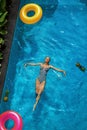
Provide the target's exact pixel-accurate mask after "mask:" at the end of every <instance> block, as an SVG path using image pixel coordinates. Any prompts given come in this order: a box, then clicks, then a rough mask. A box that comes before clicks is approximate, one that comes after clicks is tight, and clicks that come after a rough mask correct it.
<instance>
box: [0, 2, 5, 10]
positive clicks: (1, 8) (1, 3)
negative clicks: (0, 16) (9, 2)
mask: <svg viewBox="0 0 87 130" xmlns="http://www.w3.org/2000/svg"><path fill="white" fill-rule="evenodd" d="M5 10H6V0H0V11H5Z"/></svg>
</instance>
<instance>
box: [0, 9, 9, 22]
mask: <svg viewBox="0 0 87 130" xmlns="http://www.w3.org/2000/svg"><path fill="white" fill-rule="evenodd" d="M7 13H8V12H7V11H6V12H4V13H2V15H1V16H0V23H2V22H4V21H5V18H6V16H7Z"/></svg>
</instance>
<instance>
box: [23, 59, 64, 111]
mask: <svg viewBox="0 0 87 130" xmlns="http://www.w3.org/2000/svg"><path fill="white" fill-rule="evenodd" d="M49 62H50V57H46V58H45V62H44V63H26V64H25V65H24V66H25V67H27V66H28V65H31V66H40V74H39V77H38V78H37V80H36V95H37V97H36V102H35V104H34V106H33V111H34V110H35V108H36V106H37V103H38V101H39V99H40V96H41V94H42V92H43V90H44V87H45V83H46V75H47V72H48V71H49V69H54V70H56V71H58V72H63V73H64V75H66V72H65V71H64V70H61V69H58V68H55V67H54V66H52V65H49Z"/></svg>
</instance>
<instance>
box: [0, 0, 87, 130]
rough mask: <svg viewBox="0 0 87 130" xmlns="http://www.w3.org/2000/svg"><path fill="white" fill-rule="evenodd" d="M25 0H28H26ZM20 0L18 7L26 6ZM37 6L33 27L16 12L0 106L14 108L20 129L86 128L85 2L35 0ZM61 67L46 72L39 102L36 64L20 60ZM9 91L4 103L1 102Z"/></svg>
mask: <svg viewBox="0 0 87 130" xmlns="http://www.w3.org/2000/svg"><path fill="white" fill-rule="evenodd" d="M30 2H33V1H32V0H30ZM27 3H28V0H26V2H25V0H22V1H21V3H20V8H21V7H22V6H23V5H24V4H27ZM36 3H38V4H40V5H41V6H42V8H43V18H42V20H41V21H40V22H38V23H37V24H34V25H26V24H23V23H22V22H21V21H20V19H19V16H18V19H17V22H16V28H15V33H14V37H13V42H12V48H11V53H10V59H9V64H8V70H7V75H6V80H5V84H4V90H3V95H2V101H1V110H0V112H1V113H2V112H4V111H6V110H14V111H16V112H18V113H19V114H20V115H21V116H22V118H23V130H40V129H41V130H87V81H86V80H87V72H82V71H80V70H79V69H78V68H77V67H76V65H75V64H76V62H80V63H81V64H82V65H83V66H85V67H86V68H87V6H86V4H87V3H85V1H82V0H81V1H80V0H72V1H70V0H59V1H57V0H50V2H49V1H47V0H46V1H45V2H44V1H41V0H40V1H39V2H38V1H37V0H36ZM46 56H50V57H51V62H50V64H52V65H54V66H55V67H58V68H61V69H64V70H65V71H66V73H67V75H66V77H64V76H63V75H62V74H61V73H58V72H56V71H53V70H50V71H49V72H48V75H47V82H46V87H45V90H44V92H43V94H42V96H41V99H40V101H39V104H38V106H37V108H36V110H35V111H34V112H32V108H33V104H34V102H35V80H36V78H37V76H38V74H39V69H40V68H39V67H31V66H28V67H26V68H24V63H26V62H35V63H37V62H43V61H44V58H45V57H46ZM7 89H9V91H10V94H9V101H8V102H7V103H5V102H3V96H4V93H5V90H7Z"/></svg>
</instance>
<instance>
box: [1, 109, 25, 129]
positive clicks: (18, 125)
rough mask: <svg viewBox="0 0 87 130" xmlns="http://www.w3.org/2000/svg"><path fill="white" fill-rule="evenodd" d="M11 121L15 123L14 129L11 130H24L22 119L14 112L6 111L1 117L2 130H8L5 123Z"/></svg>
mask: <svg viewBox="0 0 87 130" xmlns="http://www.w3.org/2000/svg"><path fill="white" fill-rule="evenodd" d="M9 119H11V120H13V121H14V127H13V128H12V129H11V130H22V118H21V116H20V115H19V114H18V113H16V112H14V111H6V112H4V113H2V114H1V115H0V130H7V128H6V127H5V123H6V121H7V120H9Z"/></svg>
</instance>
